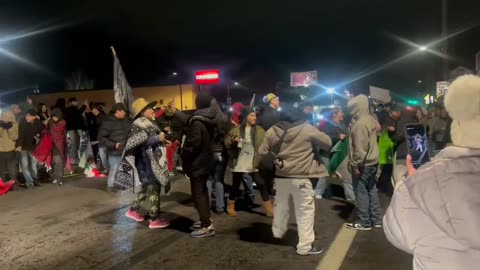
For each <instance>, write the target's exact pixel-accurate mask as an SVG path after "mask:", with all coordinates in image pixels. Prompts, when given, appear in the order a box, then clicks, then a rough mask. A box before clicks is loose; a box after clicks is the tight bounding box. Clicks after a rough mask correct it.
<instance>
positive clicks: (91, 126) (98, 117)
mask: <svg viewBox="0 0 480 270" xmlns="http://www.w3.org/2000/svg"><path fill="white" fill-rule="evenodd" d="M85 118H86V119H87V129H88V136H89V139H90V144H91V145H92V151H93V158H94V161H95V164H97V159H98V152H99V143H98V130H99V129H100V126H101V125H102V121H103V120H104V119H105V112H104V111H103V108H102V106H101V105H100V104H95V103H94V102H92V103H90V105H89V106H88V107H87V110H86V113H85Z"/></svg>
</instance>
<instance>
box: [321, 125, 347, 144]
mask: <svg viewBox="0 0 480 270" xmlns="http://www.w3.org/2000/svg"><path fill="white" fill-rule="evenodd" d="M322 131H323V132H325V134H327V135H328V136H329V137H330V139H331V140H332V145H335V144H337V143H338V142H339V141H340V134H345V135H348V128H347V127H346V126H345V124H344V123H340V124H337V123H335V122H333V121H332V122H330V121H328V122H327V123H326V124H325V126H324V127H323V130H322Z"/></svg>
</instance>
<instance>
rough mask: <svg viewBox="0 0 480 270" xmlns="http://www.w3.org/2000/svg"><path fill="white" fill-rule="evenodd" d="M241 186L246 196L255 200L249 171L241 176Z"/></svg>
mask: <svg viewBox="0 0 480 270" xmlns="http://www.w3.org/2000/svg"><path fill="white" fill-rule="evenodd" d="M242 182H243V187H244V189H245V193H247V196H248V198H249V199H250V200H251V201H252V203H253V202H255V190H254V189H253V178H252V176H251V175H250V174H249V173H244V174H243V177H242Z"/></svg>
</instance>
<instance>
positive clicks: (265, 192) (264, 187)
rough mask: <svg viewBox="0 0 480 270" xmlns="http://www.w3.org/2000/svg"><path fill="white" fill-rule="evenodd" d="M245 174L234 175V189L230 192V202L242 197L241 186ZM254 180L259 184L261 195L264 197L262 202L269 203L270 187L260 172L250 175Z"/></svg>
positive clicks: (235, 173)
mask: <svg viewBox="0 0 480 270" xmlns="http://www.w3.org/2000/svg"><path fill="white" fill-rule="evenodd" d="M243 174H244V173H237V172H234V173H233V175H232V176H233V177H232V178H233V179H232V189H231V190H230V197H229V200H231V201H233V200H235V199H237V198H238V197H240V184H241V183H242V179H243ZM250 175H251V176H252V178H253V181H255V183H257V188H258V190H259V191H260V195H261V196H262V200H263V201H264V202H267V201H269V200H270V196H269V192H268V186H267V185H266V184H265V181H264V179H263V178H262V177H261V176H260V174H259V173H258V172H255V173H251V174H250Z"/></svg>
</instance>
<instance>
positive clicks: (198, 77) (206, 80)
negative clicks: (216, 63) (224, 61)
mask: <svg viewBox="0 0 480 270" xmlns="http://www.w3.org/2000/svg"><path fill="white" fill-rule="evenodd" d="M219 82H220V71H218V70H217V69H213V70H202V71H197V72H195V83H196V84H217V83H219Z"/></svg>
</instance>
